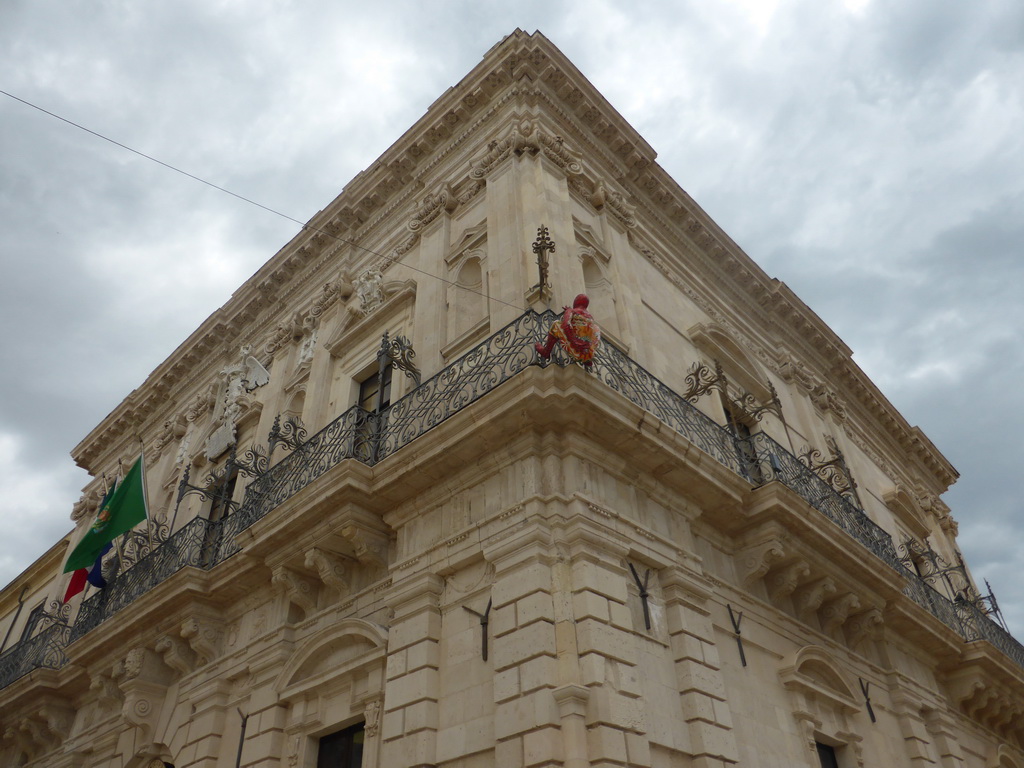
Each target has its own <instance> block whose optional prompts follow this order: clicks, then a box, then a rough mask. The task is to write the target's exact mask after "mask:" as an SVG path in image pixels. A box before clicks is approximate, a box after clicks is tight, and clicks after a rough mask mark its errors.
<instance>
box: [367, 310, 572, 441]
mask: <svg viewBox="0 0 1024 768" xmlns="http://www.w3.org/2000/svg"><path fill="white" fill-rule="evenodd" d="M542 317H543V318H544V319H543V320H542V319H541V318H542ZM554 317H555V315H554V313H552V312H549V313H546V314H545V315H543V316H542V315H538V314H536V313H534V312H528V313H526V314H525V315H522V316H520V317H519V318H517V319H516V320H514V321H513V322H511V323H510V324H509V325H506V326H505V327H504V328H502V329H501V330H500V331H498V332H497V333H495V334H494V335H493V336H491V337H490V338H489V339H487V340H486V341H484V342H482V343H481V344H479V345H477V346H476V347H474V348H473V349H472V350H470V351H469V352H468V353H466V354H465V355H463V356H462V357H461V358H459V359H458V360H456V361H454V362H453V363H451V364H450V365H448V366H446V367H445V368H442V369H441V370H440V371H439V372H438V373H436V374H435V375H434V376H432V377H431V378H429V379H428V380H427V381H425V382H423V384H422V385H420V386H419V387H417V388H416V389H414V390H413V391H412V392H410V393H408V394H407V395H405V396H404V397H403V398H401V399H400V400H398V401H396V402H394V403H392V404H391V406H390V407H389V408H388V409H387V410H386V411H384V412H383V413H381V414H380V418H381V422H380V425H379V430H378V432H377V438H378V440H379V445H378V447H377V451H376V454H375V460H376V461H380V460H382V459H384V458H385V457H387V456H390V455H391V454H392V453H394V452H395V451H397V450H398V449H399V448H401V447H402V446H404V445H407V444H408V443H409V442H411V441H412V440H414V439H416V438H417V437H419V436H420V435H422V434H423V433H424V432H426V431H427V430H429V429H432V428H434V427H435V426H437V425H438V424H440V423H441V422H442V421H444V420H445V419H447V418H448V417H449V416H452V415H453V414H455V413H457V412H458V411H460V410H462V409H463V408H465V407H467V406H468V405H470V404H472V403H474V402H476V400H478V399H479V398H481V397H482V396H483V395H485V394H487V393H488V392H490V391H491V390H493V389H494V388H496V387H498V386H500V385H501V384H503V383H504V382H506V381H508V379H510V378H512V376H515V375H516V374H517V373H520V372H522V371H524V370H526V369H527V368H528V367H529V366H530V365H532V364H533V363H534V362H535V360H536V352H535V351H534V349H533V343H532V342H534V341H535V340H536V339H537V338H538V337H539V336H540V335H541V334H542V333H544V332H546V331H547V327H550V323H551V322H552V321H553V320H554ZM545 322H546V323H547V326H545V325H544V323H545ZM542 329H543V330H542Z"/></svg>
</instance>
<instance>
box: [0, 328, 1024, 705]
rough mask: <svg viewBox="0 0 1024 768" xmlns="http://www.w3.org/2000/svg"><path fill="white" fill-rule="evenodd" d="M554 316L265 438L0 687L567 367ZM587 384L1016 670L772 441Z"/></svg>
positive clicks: (973, 610) (5, 664) (1004, 648)
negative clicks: (542, 347)
mask: <svg viewBox="0 0 1024 768" xmlns="http://www.w3.org/2000/svg"><path fill="white" fill-rule="evenodd" d="M555 317H556V316H555V315H554V314H553V313H550V312H548V313H545V314H538V313H535V312H527V313H525V314H524V315H522V316H520V317H519V318H517V319H516V320H514V321H513V322H511V323H510V324H509V325H507V326H505V327H504V328H502V329H501V330H500V331H498V332H497V333H495V334H494V335H492V336H491V337H489V338H488V339H486V340H485V341H484V342H482V343H481V344H480V345H478V346H477V347H475V348H474V349H473V350H471V351H470V352H469V353H467V354H466V355H464V356H463V357H461V358H460V359H458V360H456V361H455V362H453V363H452V364H450V365H448V366H447V367H445V368H443V369H442V370H441V371H439V372H438V373H437V374H436V375H434V376H433V377H432V378H431V379H429V380H427V381H425V382H423V383H422V384H420V385H419V386H417V387H416V388H415V389H413V390H412V391H411V392H409V393H408V394H407V395H405V396H404V397H403V398H401V399H400V400H398V401H396V402H394V403H393V404H391V405H390V406H389V407H388V408H386V409H384V410H382V411H381V412H380V413H370V412H367V411H365V410H363V409H361V408H359V407H353V408H351V409H349V410H348V411H346V412H345V413H343V414H342V415H341V416H339V417H338V418H337V419H335V420H334V421H333V422H331V423H330V424H328V425H327V426H326V427H324V428H323V429H322V430H320V431H319V432H318V433H316V434H315V435H313V436H312V437H310V438H309V439H305V440H301V441H300V440H292V441H291V442H290V443H288V446H289V447H290V448H291V452H290V453H289V454H288V455H287V456H285V457H284V458H283V459H281V460H280V461H278V462H276V463H275V464H274V465H273V466H269V467H266V464H268V463H269V460H270V459H273V457H274V451H275V445H276V444H278V443H277V441H276V440H273V439H272V440H271V442H270V445H269V448H268V451H267V458H265V459H262V460H257V461H253V462H251V463H250V464H249V465H248V470H249V473H250V474H252V475H253V476H254V479H253V480H252V482H251V483H250V484H249V485H248V487H247V488H246V490H245V494H244V498H243V500H242V502H241V504H240V505H239V506H238V508H237V509H236V510H235V511H234V512H233V513H232V514H229V515H227V516H226V517H224V518H223V519H222V520H219V521H216V522H211V521H208V520H206V519H203V518H196V519H194V520H192V521H191V522H189V523H188V524H186V525H185V526H183V527H182V528H181V529H180V530H178V531H175V532H173V533H172V534H171V535H169V536H167V537H166V538H164V539H163V540H162V541H158V542H157V543H156V544H155V546H154V547H153V548H152V549H147V551H144V554H142V556H141V557H139V558H138V559H137V561H136V562H135V563H134V564H133V565H132V566H131V567H129V568H127V569H126V570H125V571H124V572H123V573H121V574H120V575H119V576H118V577H117V578H116V579H114V580H113V581H112V582H111V584H110V585H109V586H108V588H107V589H105V590H103V591H102V592H99V593H97V594H94V595H92V596H91V597H89V598H88V599H86V600H85V601H83V603H82V605H81V607H80V609H79V612H78V615H77V617H76V620H75V622H74V624H73V625H69V624H68V623H67V621H66V620H64V619H62V618H61V615H62V613H61V612H55V616H54V617H53V618H52V619H51V623H50V626H49V627H47V628H46V629H44V630H43V631H42V632H40V633H39V634H37V635H36V636H35V637H33V638H31V639H30V640H28V641H25V642H22V643H19V644H18V645H15V646H14V647H12V648H11V649H10V650H8V651H7V652H6V653H4V654H3V655H0V687H5V686H7V685H9V684H11V683H12V682H13V681H15V680H17V679H18V678H20V677H22V676H24V675H25V674H27V673H29V672H31V671H32V670H34V669H38V668H51V669H57V668H60V667H61V666H63V665H64V664H66V663H67V657H66V655H65V653H64V649H65V647H66V646H67V645H68V644H70V643H73V642H74V641H75V640H77V639H79V638H81V637H83V636H85V635H86V634H87V633H89V632H90V631H92V630H93V629H95V628H96V627H98V626H99V625H100V624H102V623H103V622H104V621H106V620H107V619H109V618H110V617H112V616H114V615H115V614H117V613H118V612H119V611H121V610H122V609H124V608H125V607H127V606H128V605H130V604H131V603H132V602H133V601H134V600H136V599H138V598H139V597H141V596H142V595H144V594H145V593H147V592H148V591H149V590H151V589H153V588H154V587H156V586H157V585H159V584H161V583H162V582H164V581H166V580H167V579H168V578H170V577H171V576H172V575H173V574H175V573H177V572H178V571H180V570H181V569H183V568H186V567H191V568H198V569H205V570H209V569H212V568H215V567H216V566H218V565H219V564H220V563H222V562H224V561H225V560H227V559H228V558H230V557H231V556H232V555H234V554H236V553H237V552H239V551H240V549H241V548H242V547H241V544H240V543H239V539H240V536H239V534H241V533H242V532H243V531H246V530H247V529H248V528H249V527H250V526H252V525H253V524H254V523H256V522H257V521H259V520H261V519H262V518H264V517H265V516H266V515H268V514H270V513H271V512H272V511H273V510H274V509H275V508H277V507H278V506H279V505H280V504H282V503H283V502H284V501H286V500H287V499H289V498H291V497H292V496H294V495H295V494H297V493H299V492H300V491H301V490H302V489H303V488H305V487H307V486H308V485H310V484H311V483H313V482H314V481H315V480H316V479H317V478H319V477H321V476H322V475H324V474H325V473H327V472H328V471H330V470H331V469H332V468H334V467H336V466H337V465H339V464H340V463H341V462H342V461H344V460H346V459H355V460H357V461H360V462H363V463H364V464H368V465H371V466H372V465H374V464H376V463H378V462H380V461H382V460H384V459H385V458H387V457H388V456H390V455H392V454H394V453H396V452H398V451H400V450H402V448H403V447H405V446H406V445H408V444H409V443H410V442H412V441H413V440H415V439H416V438H417V437H419V436H421V435H423V434H424V433H426V432H428V431H429V430H431V429H433V428H434V427H436V426H437V425H439V424H441V423H442V422H443V421H445V420H446V419H448V418H449V417H451V416H453V415H454V414H456V413H458V412H459V411H461V410H462V409H464V408H466V407H468V406H470V405H472V404H473V403H474V402H476V401H477V400H479V399H480V398H482V397H484V396H485V395H487V394H488V393H490V392H492V391H493V390H495V389H497V388H498V387H500V386H501V385H502V384H503V383H505V382H506V381H508V380H509V379H511V378H513V377H515V376H516V375H518V374H520V373H522V372H523V371H525V370H526V369H528V368H529V367H531V366H541V367H546V366H548V365H560V366H565V365H568V364H569V363H568V362H567V361H566V360H564V359H555V358H553V359H552V360H551V361H541V360H539V359H538V357H537V355H536V353H535V352H534V349H533V343H534V342H535V341H536V340H538V339H540V338H542V337H543V336H544V335H545V334H546V332H547V329H548V328H549V327H550V325H551V323H552V321H553V320H554V319H555ZM592 375H593V376H594V377H595V378H596V379H597V380H599V381H600V382H602V383H603V384H604V385H606V386H607V387H608V388H610V389H611V390H612V391H614V392H617V393H618V394H619V395H621V396H622V397H624V398H625V399H626V400H628V401H629V402H631V403H633V404H634V405H635V406H638V407H639V408H641V409H643V410H644V411H646V412H648V413H650V414H651V415H652V416H654V417H655V418H656V419H657V420H659V421H660V422H661V423H663V424H664V425H666V426H667V427H669V428H670V429H671V430H673V431H674V432H675V433H677V434H678V435H681V436H682V437H684V438H685V439H686V440H688V441H689V442H690V443H691V444H693V445H694V446H695V447H697V448H699V449H700V450H701V451H703V453H705V454H707V455H708V456H710V457H713V458H714V459H715V460H716V461H717V462H718V463H719V464H720V465H722V466H724V467H725V468H727V469H728V470H731V471H732V472H733V473H735V474H736V475H739V476H740V477H742V478H744V479H745V480H746V481H747V482H748V483H749V484H750V486H751V487H754V488H756V487H760V486H765V485H768V484H769V483H773V482H778V483H781V484H782V485H784V486H786V487H787V488H789V489H790V490H792V491H793V492H795V493H796V494H797V495H798V496H799V497H800V498H802V499H803V500H804V501H806V502H807V504H808V505H810V507H812V508H813V509H814V510H817V512H819V513H820V514H821V515H823V516H824V517H826V518H827V519H828V520H829V521H831V523H832V524H834V525H836V526H838V528H839V529H841V530H842V531H844V532H845V534H846V535H848V536H849V537H850V538H851V539H853V540H855V541H857V542H859V543H860V544H861V545H862V546H863V547H864V548H865V549H867V550H868V551H869V552H871V553H872V554H873V555H875V556H876V557H877V558H878V559H879V560H881V561H882V562H883V563H884V564H885V565H886V566H887V567H888V568H890V569H892V570H893V571H895V572H896V573H897V574H898V575H899V576H900V577H902V580H903V582H904V583H905V585H906V586H905V587H904V589H903V594H904V595H905V596H906V597H907V598H909V599H910V600H911V601H913V602H914V603H916V604H917V605H918V606H920V607H921V608H923V609H924V610H925V611H927V612H928V613H930V614H931V615H932V616H934V617H936V618H937V619H938V620H939V621H940V622H942V624H944V625H945V626H946V627H948V628H949V629H950V630H952V631H953V632H955V633H956V634H957V635H959V636H960V637H961V638H962V639H963V640H964V641H965V642H973V641H976V640H985V641H987V642H988V643H990V644H991V645H992V646H994V647H995V648H996V649H998V650H999V651H1000V652H1001V653H1002V654H1004V655H1005V656H1006V657H1007V658H1008V659H1010V660H1012V662H1014V663H1015V664H1016V665H1017V666H1019V667H1022V668H1024V647H1022V646H1021V645H1020V643H1018V642H1017V641H1016V640H1015V639H1014V638H1013V637H1012V636H1011V635H1010V634H1009V633H1008V632H1006V630H1004V629H1003V628H1002V627H1001V626H999V625H998V624H996V623H995V622H994V621H993V620H992V619H991V618H990V617H989V616H988V615H986V613H985V612H984V611H983V610H982V609H981V608H979V607H978V606H977V605H975V604H973V603H969V602H966V601H965V602H954V601H952V600H950V599H948V598H947V597H945V596H944V595H942V594H940V593H939V592H937V591H936V590H935V589H934V588H933V587H932V586H931V585H930V584H929V583H928V582H927V581H926V580H925V579H923V578H921V577H920V576H919V575H918V574H917V573H915V572H914V571H912V570H910V569H908V568H907V567H906V565H904V563H903V561H901V559H900V558H899V556H898V555H897V551H896V548H895V546H894V544H893V541H892V539H891V537H890V536H889V535H888V534H887V533H886V532H885V531H884V530H883V529H881V528H880V527H879V526H878V525H876V524H875V523H874V522H873V521H871V520H870V519H869V518H868V516H867V515H866V514H865V513H864V511H863V510H861V509H859V508H858V507H857V506H856V505H855V504H854V503H853V502H851V500H850V499H849V498H847V497H846V496H843V495H841V494H840V493H838V492H837V491H836V490H834V488H833V487H832V486H831V485H830V484H829V483H827V482H825V480H823V479H822V478H821V477H819V476H818V474H816V473H815V472H814V471H812V469H810V468H809V467H808V466H807V465H806V464H804V463H803V462H801V461H800V460H799V459H798V458H797V457H796V456H794V455H792V454H791V453H789V452H788V451H787V450H786V449H784V448H783V447H782V446H781V445H779V444H778V443H777V442H776V441H775V440H773V439H772V438H771V437H769V436H768V435H766V434H764V433H756V434H754V435H751V436H750V437H746V438H737V437H735V436H734V435H733V433H732V432H730V431H728V430H727V429H725V428H723V427H722V426H720V425H719V424H717V423H716V422H715V421H713V420H712V419H711V418H709V417H708V416H706V415H705V414H704V413H703V412H701V411H700V410H699V409H697V408H696V407H695V406H694V405H692V404H691V403H690V402H689V401H688V400H687V399H686V398H684V397H683V396H682V395H680V394H678V393H676V392H674V391H673V390H672V389H670V388H669V387H668V386H666V385H665V384H663V383H662V382H661V381H659V380H658V379H657V378H655V377H654V376H652V375H651V374H650V373H649V372H648V371H646V370H645V369H644V368H642V367H641V366H640V365H638V364H637V363H636V362H634V361H633V360H631V359H630V358H629V357H628V356H626V355H625V354H623V353H622V352H620V351H619V350H617V349H616V348H614V347H613V346H611V345H608V344H606V345H604V346H603V347H602V349H601V351H600V353H599V355H598V357H597V360H596V363H595V365H594V367H593V371H592ZM239 466H240V467H241V468H242V470H243V471H246V470H247V467H246V466H244V465H241V464H240V465H239Z"/></svg>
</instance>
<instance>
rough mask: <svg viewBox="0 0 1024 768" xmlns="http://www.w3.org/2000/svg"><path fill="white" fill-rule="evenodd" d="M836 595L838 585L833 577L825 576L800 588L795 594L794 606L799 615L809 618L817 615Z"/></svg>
mask: <svg viewBox="0 0 1024 768" xmlns="http://www.w3.org/2000/svg"><path fill="white" fill-rule="evenodd" d="M835 593H836V583H835V582H834V581H833V580H832V577H831V576H823V577H821V578H820V579H816V580H815V581H812V582H811V583H809V584H804V585H803V586H802V587H799V588H798V589H797V590H796V592H794V594H793V606H794V608H796V612H797V615H798V616H800V617H802V618H807V617H808V616H811V615H812V614H814V613H816V612H817V611H818V609H819V608H820V607H821V605H822V603H824V602H825V600H827V599H828V598H829V597H830V596H831V595H834V594H835Z"/></svg>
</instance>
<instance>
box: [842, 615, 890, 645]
mask: <svg viewBox="0 0 1024 768" xmlns="http://www.w3.org/2000/svg"><path fill="white" fill-rule="evenodd" d="M881 626H882V611H881V610H880V609H878V608H869V609H868V610H866V611H863V612H861V613H858V614H857V615H856V616H854V617H853V618H852V619H850V621H849V623H848V624H847V626H846V636H847V638H849V641H850V647H851V648H857V647H859V646H860V644H861V643H862V642H864V640H866V639H867V638H869V637H872V636H874V635H875V634H876V633H877V632H878V628H879V627H881Z"/></svg>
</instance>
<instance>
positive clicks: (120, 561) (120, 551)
mask: <svg viewBox="0 0 1024 768" xmlns="http://www.w3.org/2000/svg"><path fill="white" fill-rule="evenodd" d="M117 474H118V475H119V476H120V478H121V482H122V483H123V482H124V465H123V464H122V463H121V460H120V459H118V460H117ZM127 533H128V532H127V531H125V533H122V534H121V535H120V536H115V537H114V544H115V545H116V546H117V572H118V573H120V572H121V568H123V567H124V537H125V535H126V534H127ZM118 539H120V541H118ZM101 575H102V569H101Z"/></svg>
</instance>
